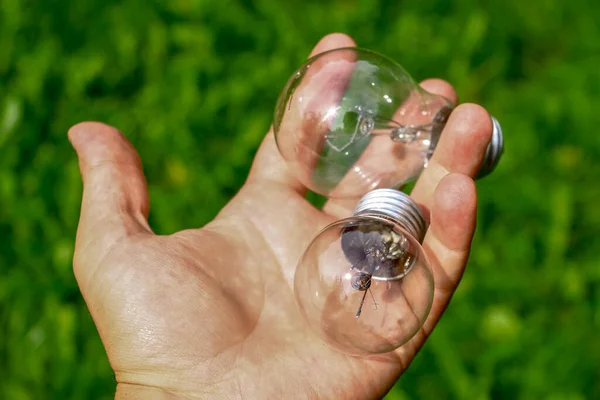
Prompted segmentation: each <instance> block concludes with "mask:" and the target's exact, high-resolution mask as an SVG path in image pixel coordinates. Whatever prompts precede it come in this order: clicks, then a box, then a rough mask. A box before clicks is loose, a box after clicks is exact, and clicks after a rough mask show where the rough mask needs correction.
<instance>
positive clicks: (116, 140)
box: [68, 122, 152, 280]
mask: <svg viewBox="0 0 600 400" xmlns="http://www.w3.org/2000/svg"><path fill="white" fill-rule="evenodd" d="M68 135H69V140H70V141H71V144H72V145H73V147H74V148H75V151H76V152H77V156H78V158H79V169H80V171H81V176H82V178H83V200H82V204H81V215H80V219H79V226H78V228H77V240H76V248H75V257H74V263H73V264H74V269H75V275H76V277H77V279H78V280H80V279H82V278H83V279H85V276H86V275H87V276H90V274H91V270H92V269H95V268H96V267H98V265H99V264H100V262H101V260H102V259H103V258H104V257H105V256H106V254H108V252H109V251H110V249H111V248H112V247H113V246H115V245H116V244H118V243H123V242H124V241H126V240H128V239H131V238H132V237H133V236H137V235H144V234H151V233H152V232H151V230H150V227H149V226H148V222H147V217H148V211H149V199H148V188H147V185H146V179H145V178H144V174H143V172H142V165H141V160H140V157H139V155H138V154H137V152H136V151H135V149H134V147H133V145H132V144H131V143H130V142H129V141H128V140H127V139H126V138H125V137H124V136H123V134H121V132H119V131H118V130H117V129H115V128H113V127H110V126H107V125H104V124H101V123H98V122H83V123H80V124H78V125H75V126H74V127H72V128H71V129H70V130H69V134H68Z"/></svg>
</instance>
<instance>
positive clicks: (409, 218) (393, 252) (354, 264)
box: [294, 189, 434, 355]
mask: <svg viewBox="0 0 600 400" xmlns="http://www.w3.org/2000/svg"><path fill="white" fill-rule="evenodd" d="M425 230H426V224H425V220H424V218H423V215H422V214H421V211H420V209H419V207H418V206H417V205H416V204H415V203H414V201H413V200H412V199H411V198H410V197H409V196H408V195H406V194H404V193H402V192H400V191H397V190H394V189H377V190H374V191H371V192H369V193H367V194H366V195H365V196H364V197H363V198H362V199H361V200H360V202H359V203H358V205H357V207H356V210H355V212H354V215H353V216H352V217H351V218H347V219H343V220H340V221H337V222H335V223H333V224H331V225H329V226H327V227H326V228H325V229H324V230H323V231H321V233H319V235H317V236H316V238H315V239H314V240H313V241H312V242H311V244H310V245H309V246H308V248H307V249H306V251H305V252H304V254H303V256H302V258H301V259H300V261H299V263H298V266H297V268H296V274H295V276H294V294H295V297H296V302H297V304H298V306H299V310H300V313H301V315H302V316H303V318H304V319H305V320H306V322H307V323H308V325H309V326H310V327H311V329H312V330H313V331H314V332H315V333H316V334H317V335H318V336H320V337H321V338H322V339H323V340H324V341H325V342H326V343H328V344H329V345H330V346H332V347H333V348H335V349H337V350H338V351H341V352H344V353H347V354H352V355H370V354H378V353H385V352H389V351H392V350H394V349H396V348H398V347H400V346H402V345H403V344H404V343H406V342H407V341H408V340H410V339H411V338H412V337H413V336H414V335H415V334H416V333H417V332H418V331H419V329H420V328H421V326H422V325H423V323H424V322H425V320H426V318H427V316H428V314H429V310H430V308H431V304H432V302H433V290H434V286H433V274H432V271H431V267H430V265H429V261H428V260H427V256H426V254H425V253H424V251H423V249H422V247H421V243H420V242H421V240H422V239H423V236H424V234H425Z"/></svg>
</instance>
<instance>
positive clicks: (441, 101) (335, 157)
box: [273, 48, 503, 198]
mask: <svg viewBox="0 0 600 400" xmlns="http://www.w3.org/2000/svg"><path fill="white" fill-rule="evenodd" d="M452 110H453V106H452V104H451V103H450V101H449V100H447V99H446V98H444V97H442V96H439V95H435V94H431V93H428V92H426V91H425V90H423V89H422V88H421V87H420V86H419V85H418V84H417V83H416V82H415V81H414V80H413V79H412V78H411V77H410V75H409V74H408V73H407V72H406V71H405V70H404V68H402V67H401V66H400V65H398V64H396V63H395V62H394V61H392V60H390V59H388V58H386V57H384V56H382V55H379V54H377V53H374V52H372V51H369V50H364V49H359V48H341V49H336V50H331V51H328V52H325V53H321V54H318V55H316V56H315V57H312V58H310V59H309V60H308V61H306V62H305V63H304V64H303V65H302V66H301V67H300V68H299V69H298V70H297V71H296V72H295V73H294V74H293V75H292V77H291V78H290V80H289V81H288V82H287V84H286V86H285V88H284V90H283V91H282V93H281V95H280V97H279V101H278V102H277V106H276V109H275V117H274V125H273V127H274V131H275V139H276V141H277V146H278V148H279V151H280V152H281V154H282V156H283V157H284V158H285V160H286V161H287V162H288V163H289V164H290V166H291V168H292V170H294V171H296V172H297V173H298V176H299V179H300V181H301V182H302V183H303V184H304V185H305V186H306V187H307V188H309V189H310V190H312V191H314V192H316V193H319V194H322V195H324V196H327V197H338V198H358V197H360V196H362V195H364V194H365V193H367V192H368V191H370V190H373V189H376V188H398V187H400V186H402V185H404V184H406V183H407V182H410V181H412V180H414V179H415V178H416V177H417V176H418V175H419V174H420V173H421V171H422V170H423V168H424V167H426V166H427V162H428V160H429V158H430V156H431V155H432V154H433V150H434V149H435V146H436V144H437V143H438V140H439V137H440V134H441V132H442V129H443V128H444V126H445V124H446V122H447V120H448V116H449V115H450V113H451V112H452ZM493 125H494V134H493V139H492V141H491V143H490V145H489V146H488V150H487V153H486V158H485V160H484V162H483V164H482V167H481V170H480V174H479V175H480V177H482V176H485V175H487V174H488V173H489V172H491V171H492V170H493V169H494V167H495V166H496V164H497V163H498V160H499V158H500V155H501V153H502V148H503V141H502V131H501V128H500V124H499V123H498V121H496V120H495V119H493Z"/></svg>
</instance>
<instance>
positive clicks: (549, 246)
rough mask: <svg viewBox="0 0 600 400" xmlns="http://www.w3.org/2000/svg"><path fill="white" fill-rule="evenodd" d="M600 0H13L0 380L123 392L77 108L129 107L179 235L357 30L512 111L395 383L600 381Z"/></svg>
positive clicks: (1, 234)
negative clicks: (78, 268)
mask: <svg viewBox="0 0 600 400" xmlns="http://www.w3.org/2000/svg"><path fill="white" fill-rule="evenodd" d="M599 4H600V3H598V2H596V1H592V0H590V1H588V2H586V1H585V0H569V1H550V0H544V1H526V0H504V1H488V2H481V3H479V2H476V1H471V0H460V1H459V0H454V1H447V0H437V1H436V0H421V1H416V0H414V1H392V0H390V1H384V0H360V1H359V0H338V1H329V2H317V1H315V2H310V1H298V0H288V1H279V2H275V1H272V0H256V1H241V0H219V1H215V0H176V1H164V2H159V1H148V0H146V1H142V0H128V1H104V0H93V1H59V0H55V1H51V0H46V1H41V0H40V1H32V0H30V1H22V0H0V239H1V240H0V398H2V399H29V398H32V399H33V398H35V399H43V398H57V399H82V398H98V399H108V398H111V397H112V396H113V393H114V387H115V383H114V377H113V375H112V371H111V370H110V368H109V366H108V363H107V359H106V356H105V354H104V351H103V349H102V346H101V343H100V341H99V338H98V335H97V333H96V331H95V328H94V325H93V322H92V321H91V318H90V317H89V314H88V312H87V310H86V308H85V305H84V304H83V301H82V299H81V296H80V293H79V291H78V288H77V286H76V283H75V280H74V278H73V273H72V270H71V261H72V253H73V241H74V235H75V229H76V225H77V220H78V212H79V206H80V196H81V182H80V177H79V174H78V168H77V163H76V159H75V155H74V152H73V151H72V149H71V147H70V145H69V144H68V142H67V139H66V132H67V129H68V128H69V126H71V125H73V124H75V123H77V122H79V121H82V120H92V119H93V120H101V121H104V122H107V123H110V124H112V125H115V126H117V127H118V128H120V129H121V130H122V131H123V132H125V133H126V134H127V135H128V137H129V138H130V139H131V140H132V141H133V143H134V144H135V145H136V147H137V148H138V150H139V152H140V153H141V156H142V158H143V160H144V162H145V172H146V174H147V177H148V180H149V183H150V191H151V200H152V212H151V216H150V222H151V225H152V227H153V228H154V230H155V231H156V232H158V233H162V234H168V233H172V232H174V231H176V230H179V229H182V228H190V227H198V226H201V225H203V224H204V223H206V222H207V221H209V220H210V219H211V218H213V217H214V215H215V214H216V213H217V212H218V210H219V209H220V207H222V206H223V205H224V204H225V203H226V202H227V200H228V199H229V198H230V197H231V196H232V195H233V194H234V193H236V191H237V190H238V189H239V187H240V185H241V184H242V183H243V181H244V178H245V176H246V174H247V172H248V169H249V166H250V163H251V161H252V158H253V155H254V153H255V151H256V148H257V146H258V145H259V143H260V141H261V139H262V137H263V136H264V133H265V131H266V130H267V129H268V127H269V124H270V121H271V119H272V114H273V107H274V105H275V102H276V98H277V96H278V93H279V91H280V90H281V88H282V87H283V85H284V83H285V81H286V80H287V78H288V77H289V75H290V74H291V73H292V71H293V70H294V69H295V68H296V67H297V66H299V65H300V64H301V62H302V60H303V59H304V58H305V56H306V55H307V54H308V52H309V51H310V49H311V47H312V46H313V45H314V44H315V43H316V42H317V40H318V39H319V38H320V37H321V36H323V35H324V34H326V33H329V32H334V31H342V32H346V33H348V34H350V35H352V36H353V37H354V38H355V39H356V40H357V42H358V43H359V44H360V45H361V46H362V47H367V48H371V49H373V50H375V51H378V52H381V53H384V54H386V55H388V56H390V57H392V58H394V59H396V60H397V61H399V62H400V63H401V64H403V66H404V67H405V68H406V69H407V70H408V71H410V72H411V74H413V76H414V77H415V78H416V79H424V78H427V77H433V76H435V77H441V78H444V79H447V80H449V81H450V82H452V83H453V84H454V85H455V87H456V88H457V91H458V93H459V95H460V98H461V100H462V101H469V102H477V103H480V104H483V105H484V106H485V107H487V108H488V110H489V111H490V112H491V113H492V114H493V115H495V116H496V117H497V118H498V119H499V120H500V121H501V123H502V126H503V128H504V132H505V140H506V153H505V155H504V158H503V160H502V164H501V165H500V167H499V168H498V169H497V170H496V171H495V172H494V174H493V175H491V176H489V177H488V178H486V179H485V180H483V181H480V182H479V184H478V190H479V194H480V206H479V224H478V229H477V233H476V237H475V240H474V247H473V251H472V257H471V259H470V262H469V265H468V271H467V273H466V275H465V278H464V280H463V283H462V285H461V287H460V289H459V290H458V292H457V293H456V295H455V298H454V300H453V302H452V305H451V307H450V308H449V310H448V312H447V314H446V315H445V317H444V318H443V319H442V321H441V324H440V325H439V327H438V329H436V330H435V332H434V334H433V335H432V337H431V340H430V341H428V343H427V345H426V346H425V347H424V349H423V351H422V352H421V353H420V355H419V356H418V357H417V359H416V360H415V361H414V363H413V365H412V366H411V368H410V369H409V371H408V372H407V373H406V374H405V375H404V376H403V377H402V378H401V379H400V380H399V382H398V384H397V385H396V387H395V388H394V390H393V391H392V392H391V393H390V394H389V399H469V400H478V399H552V400H554V399H573V400H574V399H594V398H595V399H600V335H598V330H599V328H600V265H599V264H600V262H599V258H600V257H599V255H598V252H599V250H600V237H599V236H598V234H597V233H598V229H597V226H598V225H599V224H600V184H599V181H600V163H598V160H600V134H599V130H598V127H599V126H600V10H599V9H600V5H599Z"/></svg>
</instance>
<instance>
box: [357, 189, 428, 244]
mask: <svg viewBox="0 0 600 400" xmlns="http://www.w3.org/2000/svg"><path fill="white" fill-rule="evenodd" d="M365 214H376V215H382V216H385V217H388V218H391V219H392V220H394V221H396V222H397V223H398V224H400V225H401V226H402V227H403V228H404V229H406V230H407V231H408V232H409V233H410V234H411V235H413V236H414V237H415V238H416V239H417V240H418V241H419V242H422V241H423V238H424V237H425V231H426V230H427V224H426V222H425V217H423V213H422V212H421V209H420V208H419V206H418V205H417V203H415V202H414V200H413V199H411V198H410V197H409V196H408V195H407V194H405V193H403V192H400V191H398V190H394V189H375V190H372V191H370V192H369V193H367V194H366V195H364V196H363V197H362V198H361V199H360V201H359V202H358V205H357V206H356V209H355V210H354V215H355V216H359V215H365Z"/></svg>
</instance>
